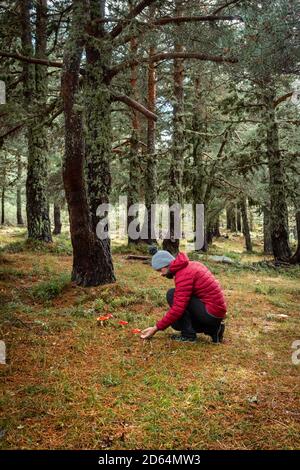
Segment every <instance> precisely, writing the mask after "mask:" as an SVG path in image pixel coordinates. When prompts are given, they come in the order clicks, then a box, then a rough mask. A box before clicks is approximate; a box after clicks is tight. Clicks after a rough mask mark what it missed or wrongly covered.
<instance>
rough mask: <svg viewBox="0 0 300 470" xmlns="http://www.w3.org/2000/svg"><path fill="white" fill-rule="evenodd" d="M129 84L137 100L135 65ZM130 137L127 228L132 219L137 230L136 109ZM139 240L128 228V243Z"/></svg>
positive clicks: (138, 127) (133, 52)
mask: <svg viewBox="0 0 300 470" xmlns="http://www.w3.org/2000/svg"><path fill="white" fill-rule="evenodd" d="M128 3H129V6H130V10H132V7H133V5H132V1H131V0H129V2H128ZM130 52H131V55H132V56H133V57H134V56H136V55H137V53H138V43H137V39H136V37H132V38H131V40H130ZM130 86H131V95H132V97H133V99H135V100H136V101H139V93H138V68H137V65H132V66H131V78H130ZM131 126H132V130H131V132H132V133H131V138H130V149H129V155H128V157H129V183H128V188H127V230H128V228H129V226H130V224H131V223H132V222H133V221H134V224H135V231H136V232H139V230H140V224H139V223H137V220H138V217H139V214H138V211H135V214H134V215H130V212H129V210H130V208H131V207H132V206H133V205H134V204H138V203H139V196H140V178H141V175H140V169H139V168H140V161H139V160H140V144H139V140H140V130H141V125H140V120H139V114H138V112H137V110H136V109H132V110H131ZM140 241H141V238H140V236H138V237H132V236H131V234H130V230H128V244H131V243H133V244H137V243H139V242H140Z"/></svg>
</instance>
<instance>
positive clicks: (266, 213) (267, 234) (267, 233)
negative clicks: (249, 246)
mask: <svg viewBox="0 0 300 470" xmlns="http://www.w3.org/2000/svg"><path fill="white" fill-rule="evenodd" d="M263 219H264V220H263V226H264V253H265V254H266V255H271V254H272V253H273V248H272V238H271V227H270V209H268V208H267V207H266V206H264V208H263Z"/></svg>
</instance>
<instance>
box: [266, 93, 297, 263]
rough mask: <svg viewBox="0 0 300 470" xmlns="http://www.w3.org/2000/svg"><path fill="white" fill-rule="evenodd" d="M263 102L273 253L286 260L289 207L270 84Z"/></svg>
mask: <svg viewBox="0 0 300 470" xmlns="http://www.w3.org/2000/svg"><path fill="white" fill-rule="evenodd" d="M263 100H264V104H265V117H266V119H265V125H266V146H267V158H268V166H269V175H270V181H269V191H270V201H271V207H270V211H271V213H270V218H271V238H272V247H273V255H274V258H275V260H278V261H287V260H288V259H289V258H290V256H291V249H290V246H289V233H288V208H287V203H286V194H285V175H284V166H283V161H282V157H281V153H280V149H279V136H278V125H277V123H276V116H275V108H274V100H275V92H274V89H273V87H272V85H269V86H266V87H265V89H264V90H263Z"/></svg>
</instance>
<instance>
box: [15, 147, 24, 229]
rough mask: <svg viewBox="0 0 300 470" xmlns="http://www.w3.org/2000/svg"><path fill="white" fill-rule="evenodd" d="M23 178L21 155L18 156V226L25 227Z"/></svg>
mask: <svg viewBox="0 0 300 470" xmlns="http://www.w3.org/2000/svg"><path fill="white" fill-rule="evenodd" d="M21 178H22V162H21V157H20V155H18V156H17V201H16V202H17V224H18V225H24V221H23V217H22V192H21V191H22V186H21Z"/></svg>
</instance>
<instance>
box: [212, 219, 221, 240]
mask: <svg viewBox="0 0 300 470" xmlns="http://www.w3.org/2000/svg"><path fill="white" fill-rule="evenodd" d="M213 236H214V237H221V232H220V216H219V215H218V217H217V219H216V222H215V224H214V228H213Z"/></svg>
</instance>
